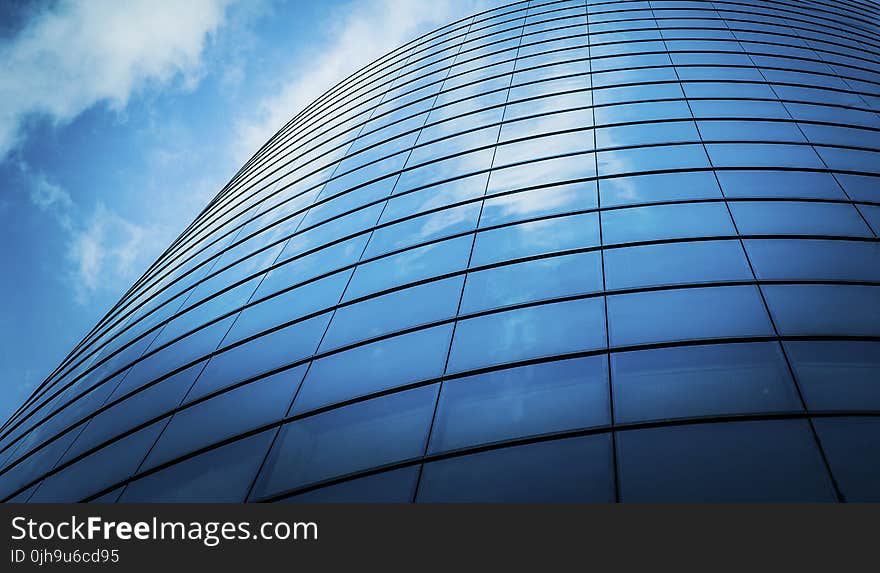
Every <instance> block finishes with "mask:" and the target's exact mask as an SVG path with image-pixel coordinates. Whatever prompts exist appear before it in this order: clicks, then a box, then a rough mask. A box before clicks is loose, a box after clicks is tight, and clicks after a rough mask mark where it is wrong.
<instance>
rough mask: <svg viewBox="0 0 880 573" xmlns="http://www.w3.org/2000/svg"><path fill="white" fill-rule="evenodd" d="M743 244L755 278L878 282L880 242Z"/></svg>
mask: <svg viewBox="0 0 880 573" xmlns="http://www.w3.org/2000/svg"><path fill="white" fill-rule="evenodd" d="M745 245H746V249H747V250H748V252H749V259H750V260H751V261H752V265H753V266H754V268H755V274H757V276H758V278H759V279H764V280H798V279H803V280H855V281H878V282H880V243H876V242H868V241H823V240H814V239H763V240H761V239H754V240H748V241H745Z"/></svg>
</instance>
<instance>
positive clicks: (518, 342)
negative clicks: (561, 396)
mask: <svg viewBox="0 0 880 573" xmlns="http://www.w3.org/2000/svg"><path fill="white" fill-rule="evenodd" d="M604 315H605V313H604V308H603V304H602V299H601V298H588V299H583V300H575V301H569V302H559V303H555V304H542V305H538V306H530V307H526V308H521V309H517V310H509V311H506V312H499V313H495V314H490V315H486V316H480V317H477V318H470V319H467V320H462V321H459V323H458V325H457V326H456V329H455V337H454V339H453V341H452V352H451V354H450V356H449V367H448V369H449V371H450V372H461V371H464V370H470V369H473V368H479V367H483V366H489V365H492V364H504V363H507V362H515V361H517V360H527V359H531V358H540V357H543V356H552V355H556V354H566V353H571V352H584V351H587V350H596V349H599V348H604V347H605V316H604Z"/></svg>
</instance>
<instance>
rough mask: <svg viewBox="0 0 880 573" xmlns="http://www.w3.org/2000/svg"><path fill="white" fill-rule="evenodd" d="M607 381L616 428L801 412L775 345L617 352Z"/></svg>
mask: <svg viewBox="0 0 880 573" xmlns="http://www.w3.org/2000/svg"><path fill="white" fill-rule="evenodd" d="M611 379H612V380H613V382H614V419H615V421H616V422H618V423H633V422H643V421H650V420H665V419H671V418H694V417H707V416H721V415H733V414H752V413H754V414H759V413H767V412H793V411H800V410H801V409H802V407H801V404H800V400H799V399H798V395H797V390H796V389H795V386H794V384H793V383H792V380H791V375H790V374H789V372H788V366H787V365H786V364H785V358H784V357H783V355H782V352H781V350H780V348H779V345H778V343H775V342H751V343H742V344H720V345H708V346H684V347H678V348H657V349H653V350H640V351H636V352H619V353H615V354H613V355H612V356H611Z"/></svg>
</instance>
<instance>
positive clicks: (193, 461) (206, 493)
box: [119, 430, 275, 503]
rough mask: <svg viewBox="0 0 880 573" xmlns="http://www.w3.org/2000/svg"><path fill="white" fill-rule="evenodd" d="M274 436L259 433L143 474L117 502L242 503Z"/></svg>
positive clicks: (271, 433) (269, 432)
mask: <svg viewBox="0 0 880 573" xmlns="http://www.w3.org/2000/svg"><path fill="white" fill-rule="evenodd" d="M274 435H275V431H274V430H269V431H266V432H262V433H260V434H257V435H255V436H250V437H248V438H245V439H243V440H239V441H237V442H233V443H231V444H228V445H226V446H223V447H221V448H217V449H215V450H211V451H209V452H206V453H203V454H200V455H198V456H196V457H194V458H189V459H187V460H184V461H182V462H179V463H177V464H175V465H173V466H170V467H168V468H165V469H163V470H160V471H158V472H156V473H152V474H150V475H148V476H145V477H142V478H140V479H138V480H136V481H133V482H131V483H130V484H128V487H126V488H125V491H124V492H123V493H122V497H121V498H120V499H119V501H120V502H122V503H160V502H161V503H169V502H178V503H179V502H188V503H200V502H202V503H203V502H214V503H236V502H242V501H244V498H245V496H246V495H247V491H248V488H250V486H251V482H252V481H253V479H254V474H255V473H256V472H257V470H258V469H259V467H260V464H261V463H262V462H263V457H264V456H265V454H266V450H268V449H269V444H271V443H272V437H273V436H274Z"/></svg>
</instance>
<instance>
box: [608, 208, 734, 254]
mask: <svg viewBox="0 0 880 573" xmlns="http://www.w3.org/2000/svg"><path fill="white" fill-rule="evenodd" d="M735 234H736V232H735V231H734V228H733V223H732V222H731V220H730V214H728V212H727V208H726V207H725V206H724V204H723V203H690V204H688V203H684V204H676V205H654V206H650V207H636V208H631V209H614V210H611V211H602V238H603V240H604V241H605V244H614V243H635V242H639V241H656V240H660V239H680V238H690V237H712V236H726V235H735Z"/></svg>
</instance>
